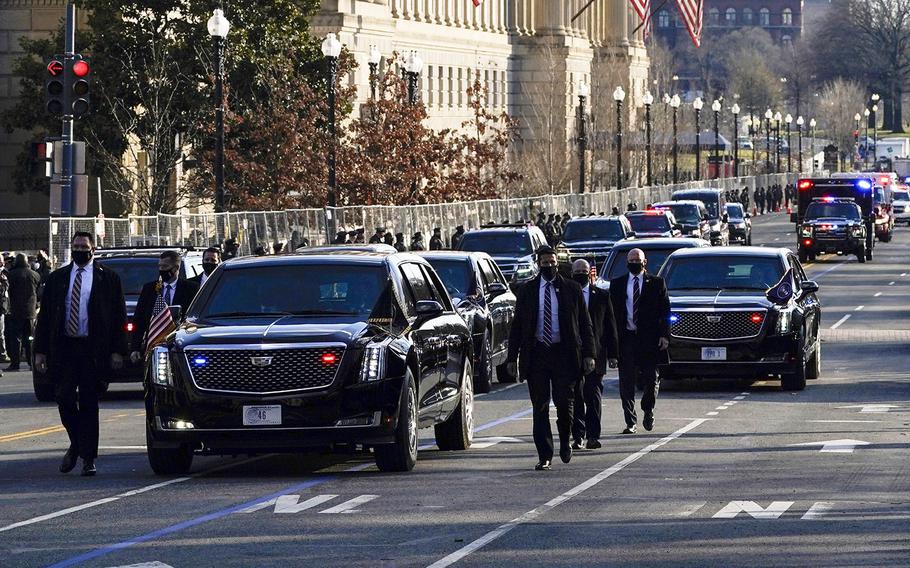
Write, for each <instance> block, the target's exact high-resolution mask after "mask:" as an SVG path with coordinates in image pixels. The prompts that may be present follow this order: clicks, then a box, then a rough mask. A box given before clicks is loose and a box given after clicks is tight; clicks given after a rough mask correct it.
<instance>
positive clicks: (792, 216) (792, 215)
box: [790, 213, 799, 223]
mask: <svg viewBox="0 0 910 568" xmlns="http://www.w3.org/2000/svg"><path fill="white" fill-rule="evenodd" d="M790 222H791V223H799V217H798V216H797V214H796V213H790Z"/></svg>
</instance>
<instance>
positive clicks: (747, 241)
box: [746, 233, 752, 247]
mask: <svg viewBox="0 0 910 568" xmlns="http://www.w3.org/2000/svg"><path fill="white" fill-rule="evenodd" d="M746 246H747V247H751V246H752V233H749V238H748V239H746Z"/></svg>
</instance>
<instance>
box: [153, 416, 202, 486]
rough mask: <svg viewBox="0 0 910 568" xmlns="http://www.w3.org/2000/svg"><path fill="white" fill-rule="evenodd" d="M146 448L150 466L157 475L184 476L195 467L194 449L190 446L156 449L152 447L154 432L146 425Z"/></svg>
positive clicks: (182, 445)
mask: <svg viewBox="0 0 910 568" xmlns="http://www.w3.org/2000/svg"><path fill="white" fill-rule="evenodd" d="M145 446H146V453H147V454H148V459H149V465H150V466H152V471H154V472H155V474H157V475H182V474H184V473H187V472H188V471H189V470H190V467H191V466H192V465H193V449H192V448H191V447H190V446H189V445H188V444H181V445H180V446H179V447H177V448H155V447H153V445H152V432H151V429H150V428H149V426H148V424H146V425H145Z"/></svg>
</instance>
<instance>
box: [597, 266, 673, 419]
mask: <svg viewBox="0 0 910 568" xmlns="http://www.w3.org/2000/svg"><path fill="white" fill-rule="evenodd" d="M626 261H627V263H628V266H629V274H627V275H625V276H620V277H618V278H614V279H613V280H611V281H610V299H611V300H612V302H613V313H614V314H616V327H617V329H618V331H619V396H620V398H621V399H622V410H623V414H624V416H625V420H626V429H625V430H623V434H634V433H635V431H636V424H637V423H638V417H637V416H636V414H635V384H636V382H637V381H636V379H638V378H639V377H640V380H641V383H642V385H643V389H644V394H643V395H642V397H641V409H642V411H643V412H644V414H645V417H644V420H643V422H642V425H643V426H644V427H645V430H651V429H652V428H654V405H655V403H656V401H657V391H658V389H659V388H660V383H659V381H658V379H657V365H658V363H660V362H661V361H662V360H663V359H665V358H666V350H667V347H668V346H669V345H670V297H669V296H668V295H667V286H666V284H664V281H663V279H662V278H658V277H657V276H652V275H650V274H648V273H647V272H646V271H645V268H646V267H647V262H648V261H647V259H646V258H645V253H644V251H642V250H641V249H632V250H630V251H629V254H628V256H627V258H626Z"/></svg>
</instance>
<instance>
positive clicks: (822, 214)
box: [806, 203, 860, 220]
mask: <svg viewBox="0 0 910 568" xmlns="http://www.w3.org/2000/svg"><path fill="white" fill-rule="evenodd" d="M830 217H834V218H837V219H841V218H843V219H851V220H859V218H860V215H859V208H858V207H857V206H856V205H854V204H853V203H810V204H809V207H808V208H807V209H806V219H825V218H830Z"/></svg>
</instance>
